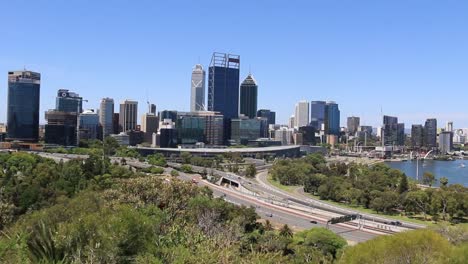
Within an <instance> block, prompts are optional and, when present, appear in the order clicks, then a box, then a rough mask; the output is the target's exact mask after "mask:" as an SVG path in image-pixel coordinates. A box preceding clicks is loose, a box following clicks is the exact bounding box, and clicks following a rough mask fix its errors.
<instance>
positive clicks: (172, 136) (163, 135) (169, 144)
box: [158, 128, 177, 148]
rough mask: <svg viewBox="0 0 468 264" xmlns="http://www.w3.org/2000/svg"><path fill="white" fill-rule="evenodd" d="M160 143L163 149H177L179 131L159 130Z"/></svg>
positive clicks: (171, 129) (170, 129)
mask: <svg viewBox="0 0 468 264" xmlns="http://www.w3.org/2000/svg"><path fill="white" fill-rule="evenodd" d="M158 141H159V142H158V143H159V146H160V147H161V148H175V147H176V146H177V130H175V129H173V128H161V129H159V140H158Z"/></svg>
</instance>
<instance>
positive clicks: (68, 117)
mask: <svg viewBox="0 0 468 264" xmlns="http://www.w3.org/2000/svg"><path fill="white" fill-rule="evenodd" d="M45 119H46V121H47V124H46V125H45V133H44V142H45V143H46V144H57V145H62V146H75V145H76V139H77V137H76V125H77V121H76V119H77V114H76V112H63V111H57V110H49V111H47V112H46V113H45Z"/></svg>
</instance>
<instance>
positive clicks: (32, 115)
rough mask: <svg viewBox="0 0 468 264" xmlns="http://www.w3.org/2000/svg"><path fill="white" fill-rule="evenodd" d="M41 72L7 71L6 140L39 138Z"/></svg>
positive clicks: (27, 140) (36, 139)
mask: <svg viewBox="0 0 468 264" xmlns="http://www.w3.org/2000/svg"><path fill="white" fill-rule="evenodd" d="M40 86H41V74H40V73H37V72H32V71H12V72H8V102H7V123H8V133H7V137H6V140H9V141H13V140H18V141H26V142H37V141H38V140H39V99H40Z"/></svg>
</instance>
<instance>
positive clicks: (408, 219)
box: [267, 174, 449, 226]
mask: <svg viewBox="0 0 468 264" xmlns="http://www.w3.org/2000/svg"><path fill="white" fill-rule="evenodd" d="M267 181H268V183H270V184H271V185H273V186H275V187H276V188H278V189H281V190H283V191H286V192H289V193H295V190H296V189H297V188H298V187H301V186H286V185H283V184H281V183H280V182H279V181H276V180H274V179H273V178H272V177H271V175H270V174H268V176H267ZM304 195H306V196H309V197H310V198H314V199H317V200H320V201H322V202H324V203H328V204H331V205H335V206H338V207H342V208H344V209H351V210H354V211H358V212H361V213H367V214H374V215H378V216H382V217H385V218H389V219H394V220H399V221H405V222H410V223H415V224H422V225H427V226H435V225H437V224H441V223H443V222H442V221H440V222H437V223H434V222H432V221H424V220H419V219H415V218H413V217H408V216H403V215H388V214H381V213H377V212H376V211H374V210H372V209H369V208H364V207H362V206H352V205H347V204H343V203H339V202H334V201H329V200H322V199H320V197H319V196H316V195H313V194H310V193H304ZM415 217H421V219H422V216H415ZM447 223H449V222H447Z"/></svg>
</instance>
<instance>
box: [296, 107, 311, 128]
mask: <svg viewBox="0 0 468 264" xmlns="http://www.w3.org/2000/svg"><path fill="white" fill-rule="evenodd" d="M309 109H310V107H309V102H308V101H300V102H298V103H297V104H296V109H295V113H294V127H296V128H299V127H303V126H307V125H309V116H310V115H309V113H310V111H309Z"/></svg>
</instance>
